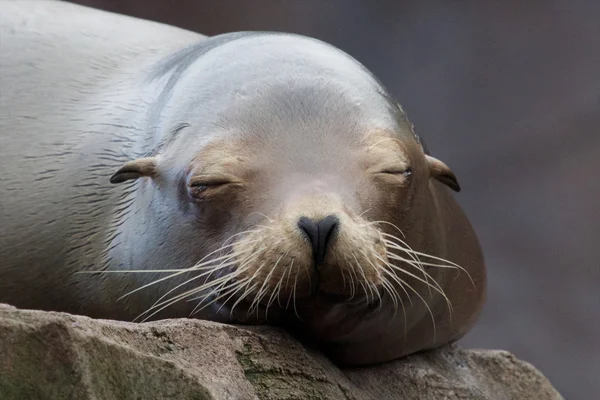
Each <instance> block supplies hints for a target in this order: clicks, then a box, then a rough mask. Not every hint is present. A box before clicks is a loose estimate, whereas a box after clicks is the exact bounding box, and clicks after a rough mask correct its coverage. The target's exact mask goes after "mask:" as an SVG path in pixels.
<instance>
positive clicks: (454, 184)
mask: <svg viewBox="0 0 600 400" xmlns="http://www.w3.org/2000/svg"><path fill="white" fill-rule="evenodd" d="M425 158H426V159H427V164H429V173H430V174H431V176H432V177H433V178H435V179H437V180H438V181H440V182H442V183H443V184H444V185H446V186H448V187H449V188H450V189H452V190H454V191H455V192H460V185H459V184H458V180H457V179H456V175H454V172H452V170H451V169H450V167H448V166H447V165H446V164H444V163H443V162H441V161H440V160H438V159H437V158H434V157H431V156H428V155H426V156H425Z"/></svg>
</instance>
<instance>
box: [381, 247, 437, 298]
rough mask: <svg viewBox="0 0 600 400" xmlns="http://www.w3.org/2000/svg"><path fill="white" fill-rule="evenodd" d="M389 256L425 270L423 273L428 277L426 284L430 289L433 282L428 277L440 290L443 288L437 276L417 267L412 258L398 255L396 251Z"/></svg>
mask: <svg viewBox="0 0 600 400" xmlns="http://www.w3.org/2000/svg"><path fill="white" fill-rule="evenodd" d="M388 258H390V259H392V260H396V261H402V262H404V263H405V264H407V265H410V266H411V267H415V268H417V269H419V271H421V272H423V274H424V275H425V277H426V278H425V284H426V285H428V288H429V289H431V288H432V287H433V286H431V285H432V284H431V283H430V282H429V280H428V279H427V278H429V279H431V281H432V282H433V283H434V284H435V286H437V287H438V288H439V290H442V287H441V285H440V284H439V283H438V281H437V280H436V279H435V278H434V277H433V276H432V275H431V274H429V273H428V272H426V271H424V270H422V269H421V268H418V267H417V266H416V265H415V264H414V263H413V262H411V261H410V260H408V259H406V258H404V257H401V256H398V255H396V254H394V253H392V252H389V253H388ZM394 267H397V268H400V267H399V266H397V265H394Z"/></svg>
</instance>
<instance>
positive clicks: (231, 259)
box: [138, 250, 252, 307]
mask: <svg viewBox="0 0 600 400" xmlns="http://www.w3.org/2000/svg"><path fill="white" fill-rule="evenodd" d="M247 253H251V250H245V251H241V252H234V253H231V254H230V255H229V256H227V257H224V258H223V260H224V261H227V262H225V263H224V262H223V261H222V262H221V264H219V265H217V266H213V267H212V268H211V269H209V271H207V272H204V273H202V274H199V275H196V276H194V277H193V278H191V279H189V280H187V281H185V282H183V283H180V284H179V285H177V286H175V287H174V288H172V289H170V290H169V291H168V292H166V293H165V294H164V295H162V296H161V297H160V298H159V299H158V300H156V302H154V304H153V305H152V307H154V306H155V305H156V304H157V303H158V302H160V301H161V300H162V299H164V298H165V297H166V296H168V295H169V294H170V293H173V291H175V290H177V289H179V288H180V287H182V286H184V285H186V284H188V283H190V282H192V281H194V280H196V279H198V278H201V277H203V276H205V275H207V273H208V275H207V276H206V281H208V279H210V275H212V273H214V272H217V271H220V270H223V269H224V268H228V267H231V266H232V265H235V264H237V263H239V266H238V268H237V271H236V272H237V273H240V272H241V271H242V270H244V267H245V265H246V262H247V261H248V260H250V259H251V258H252V254H250V255H249V256H248V257H246V258H245V259H243V260H242V261H241V262H239V260H238V258H239V256H240V255H243V254H247ZM216 260H218V259H216ZM213 282H214V281H211V282H208V284H207V285H210V284H211V283H213ZM153 283H155V282H153ZM142 288H143V287H142ZM139 289H141V288H139ZM139 289H138V290H139Z"/></svg>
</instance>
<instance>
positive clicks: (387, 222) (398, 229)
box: [370, 221, 406, 238]
mask: <svg viewBox="0 0 600 400" xmlns="http://www.w3.org/2000/svg"><path fill="white" fill-rule="evenodd" d="M370 224H371V225H373V224H374V225H378V224H386V225H390V226H391V227H393V228H395V229H396V230H397V231H398V232H400V234H401V235H402V237H403V238H406V235H405V234H404V232H402V229H400V228H398V227H397V226H396V225H394V224H392V223H391V222H389V221H371V222H370ZM381 233H385V232H381Z"/></svg>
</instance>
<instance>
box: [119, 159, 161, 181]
mask: <svg viewBox="0 0 600 400" xmlns="http://www.w3.org/2000/svg"><path fill="white" fill-rule="evenodd" d="M155 172H156V159H155V158H154V157H147V158H138V159H137V160H133V161H129V162H128V163H126V164H125V165H123V166H122V167H121V168H119V170H118V171H117V172H115V173H114V175H113V176H111V177H110V183H121V182H125V181H128V180H131V179H137V178H141V177H142V176H153V175H154V174H155Z"/></svg>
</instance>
